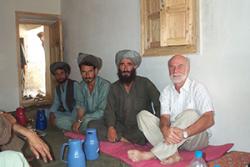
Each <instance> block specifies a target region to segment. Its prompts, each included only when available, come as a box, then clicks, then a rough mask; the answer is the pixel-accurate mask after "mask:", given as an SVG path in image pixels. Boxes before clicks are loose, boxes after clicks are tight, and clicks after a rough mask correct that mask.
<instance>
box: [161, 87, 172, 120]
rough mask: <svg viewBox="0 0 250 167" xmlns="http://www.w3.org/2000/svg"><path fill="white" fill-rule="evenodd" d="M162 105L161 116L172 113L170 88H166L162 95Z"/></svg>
mask: <svg viewBox="0 0 250 167" xmlns="http://www.w3.org/2000/svg"><path fill="white" fill-rule="evenodd" d="M160 103H161V115H164V114H169V115H171V113H170V92H169V91H168V88H165V89H164V90H163V91H162V93H161V95H160Z"/></svg>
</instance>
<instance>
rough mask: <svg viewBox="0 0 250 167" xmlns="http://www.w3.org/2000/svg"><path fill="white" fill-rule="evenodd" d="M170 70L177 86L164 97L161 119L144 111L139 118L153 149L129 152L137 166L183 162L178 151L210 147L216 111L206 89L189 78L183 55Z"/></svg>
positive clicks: (179, 56) (171, 61)
mask: <svg viewBox="0 0 250 167" xmlns="http://www.w3.org/2000/svg"><path fill="white" fill-rule="evenodd" d="M168 70H169V76H170V79H171V80H172V82H173V84H170V85H169V86H167V87H166V88H165V89H164V90H163V92H162V93H161V96H160V102H161V117H160V119H159V118H157V117H155V116H154V115H152V114H151V113H149V112H144V111H142V112H140V113H139V114H138V115H137V121H138V126H139V128H140V130H141V131H143V133H144V135H145V137H146V138H147V139H148V141H149V142H150V143H151V144H152V145H153V148H152V149H151V150H150V151H149V152H143V151H139V150H129V151H128V157H129V158H130V159H131V160H132V161H134V162H138V161H141V160H149V159H153V158H158V159H159V160H160V161H161V164H164V165H166V164H173V163H176V162H178V161H180V160H181V157H180V156H179V153H178V150H188V151H193V150H197V149H202V148H204V147H206V146H207V145H208V133H207V131H206V130H207V129H208V128H210V127H211V126H212V125H213V124H214V108H213V104H212V101H211V99H210V97H209V94H208V92H207V90H206V88H205V87H204V86H203V85H202V84H200V83H198V82H196V81H194V80H191V79H190V78H189V77H188V74H189V70H190V62H189V59H188V58H187V57H185V56H183V55H174V56H173V57H172V58H171V59H170V60H169V61H168Z"/></svg>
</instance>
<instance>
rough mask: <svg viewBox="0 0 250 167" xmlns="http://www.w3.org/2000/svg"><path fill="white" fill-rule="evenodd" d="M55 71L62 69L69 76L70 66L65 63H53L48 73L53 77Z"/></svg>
mask: <svg viewBox="0 0 250 167" xmlns="http://www.w3.org/2000/svg"><path fill="white" fill-rule="evenodd" d="M57 69H64V71H65V72H66V73H68V74H70V66H69V65H68V64H67V63H65V62H55V63H53V64H51V65H50V72H51V73H52V74H53V75H55V73H56V70H57Z"/></svg>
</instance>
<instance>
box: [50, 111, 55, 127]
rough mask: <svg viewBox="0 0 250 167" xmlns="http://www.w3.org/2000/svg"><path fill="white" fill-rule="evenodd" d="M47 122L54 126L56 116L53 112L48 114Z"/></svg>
mask: <svg viewBox="0 0 250 167" xmlns="http://www.w3.org/2000/svg"><path fill="white" fill-rule="evenodd" d="M49 124H50V125H51V126H56V116H55V114H54V113H53V112H51V113H50V114H49Z"/></svg>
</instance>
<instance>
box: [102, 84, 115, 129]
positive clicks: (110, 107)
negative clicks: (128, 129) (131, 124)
mask: <svg viewBox="0 0 250 167" xmlns="http://www.w3.org/2000/svg"><path fill="white" fill-rule="evenodd" d="M114 110H115V96H114V90H113V89H112V87H111V88H110V91H109V93H108V98H107V105H106V109H105V111H104V121H105V124H106V126H107V127H110V126H115V122H116V117H115V111H114Z"/></svg>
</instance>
